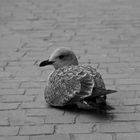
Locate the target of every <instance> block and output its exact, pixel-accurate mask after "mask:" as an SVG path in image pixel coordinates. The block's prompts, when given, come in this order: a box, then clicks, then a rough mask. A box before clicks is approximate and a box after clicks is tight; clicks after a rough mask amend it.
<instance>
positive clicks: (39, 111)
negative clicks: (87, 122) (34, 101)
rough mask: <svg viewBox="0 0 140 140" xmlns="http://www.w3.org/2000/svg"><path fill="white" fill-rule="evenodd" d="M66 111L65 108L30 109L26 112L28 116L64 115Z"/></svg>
mask: <svg viewBox="0 0 140 140" xmlns="http://www.w3.org/2000/svg"><path fill="white" fill-rule="evenodd" d="M63 113H64V111H63V110H56V109H46V108H44V109H28V110H27V112H26V114H27V116H47V115H52V116H53V115H56V116H57V115H58V116H59V115H62V114H63Z"/></svg>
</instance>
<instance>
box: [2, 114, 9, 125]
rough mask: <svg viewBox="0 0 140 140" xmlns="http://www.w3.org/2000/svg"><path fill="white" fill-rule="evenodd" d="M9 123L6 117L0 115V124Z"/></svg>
mask: <svg viewBox="0 0 140 140" xmlns="http://www.w3.org/2000/svg"><path fill="white" fill-rule="evenodd" d="M6 125H9V122H8V118H7V117H2V116H0V126H6Z"/></svg>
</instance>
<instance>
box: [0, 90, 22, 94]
mask: <svg viewBox="0 0 140 140" xmlns="http://www.w3.org/2000/svg"><path fill="white" fill-rule="evenodd" d="M19 94H20V95H21V94H24V89H0V95H19Z"/></svg>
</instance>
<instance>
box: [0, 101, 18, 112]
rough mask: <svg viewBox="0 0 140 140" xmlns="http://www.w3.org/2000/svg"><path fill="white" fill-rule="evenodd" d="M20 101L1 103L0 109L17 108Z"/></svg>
mask: <svg viewBox="0 0 140 140" xmlns="http://www.w3.org/2000/svg"><path fill="white" fill-rule="evenodd" d="M18 106H19V103H0V110H10V109H17V108H18Z"/></svg>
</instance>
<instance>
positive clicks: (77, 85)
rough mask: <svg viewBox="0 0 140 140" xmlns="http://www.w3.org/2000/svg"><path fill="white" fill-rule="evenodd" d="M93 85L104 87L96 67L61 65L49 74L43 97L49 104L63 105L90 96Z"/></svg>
mask: <svg viewBox="0 0 140 140" xmlns="http://www.w3.org/2000/svg"><path fill="white" fill-rule="evenodd" d="M100 83H101V84H100ZM94 87H101V88H105V86H104V82H103V80H102V78H101V76H100V74H99V73H98V72H97V71H96V69H94V68H92V67H91V66H67V67H62V68H59V69H57V70H55V71H54V72H53V73H52V74H51V75H50V77H49V79H48V84H47V86H46V89H45V99H46V101H47V102H48V103H49V104H50V105H53V106H64V105H66V104H70V103H74V102H77V101H80V100H82V99H84V98H86V97H89V96H91V95H92V94H94V93H93V92H92V91H93V88H94Z"/></svg>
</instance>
